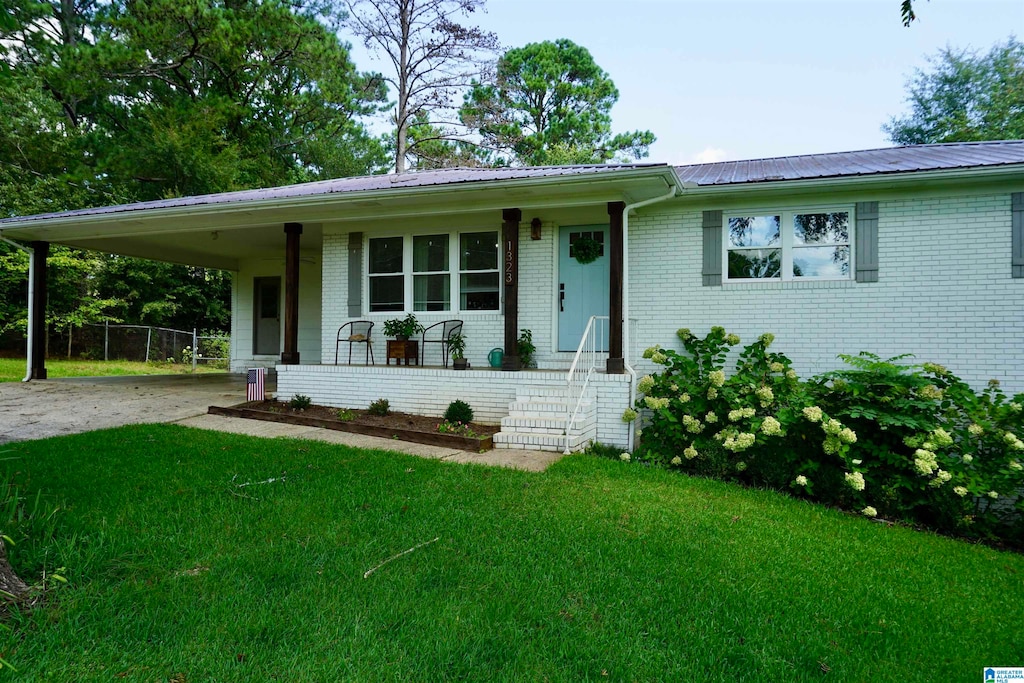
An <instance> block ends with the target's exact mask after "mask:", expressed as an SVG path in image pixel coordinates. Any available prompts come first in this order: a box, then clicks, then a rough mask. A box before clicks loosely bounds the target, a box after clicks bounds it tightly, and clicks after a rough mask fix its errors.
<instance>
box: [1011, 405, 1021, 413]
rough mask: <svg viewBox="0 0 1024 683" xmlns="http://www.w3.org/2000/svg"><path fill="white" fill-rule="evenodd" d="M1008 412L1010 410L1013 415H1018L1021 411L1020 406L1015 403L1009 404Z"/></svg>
mask: <svg viewBox="0 0 1024 683" xmlns="http://www.w3.org/2000/svg"><path fill="white" fill-rule="evenodd" d="M1010 410H1012V411H1013V412H1015V413H1019V412H1020V411H1021V405H1020V404H1019V403H1017V402H1011V403H1010Z"/></svg>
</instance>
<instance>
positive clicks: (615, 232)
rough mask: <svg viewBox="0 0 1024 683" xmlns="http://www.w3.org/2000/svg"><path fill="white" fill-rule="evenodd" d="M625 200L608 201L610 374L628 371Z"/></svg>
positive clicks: (608, 368) (608, 367) (608, 370)
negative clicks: (625, 347)
mask: <svg viewBox="0 0 1024 683" xmlns="http://www.w3.org/2000/svg"><path fill="white" fill-rule="evenodd" d="M625 208H626V203H625V202H608V233H609V234H608V241H609V242H610V243H611V259H610V261H609V269H610V271H611V272H610V273H609V278H608V283H609V285H608V290H609V291H608V366H607V372H608V374H609V375H621V374H622V373H624V372H625V371H626V363H625V361H624V360H623V359H622V264H623V257H624V254H623V253H622V212H623V210H624V209H625Z"/></svg>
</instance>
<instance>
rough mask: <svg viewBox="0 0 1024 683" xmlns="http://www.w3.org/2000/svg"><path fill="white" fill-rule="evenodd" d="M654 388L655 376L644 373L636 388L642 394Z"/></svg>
mask: <svg viewBox="0 0 1024 683" xmlns="http://www.w3.org/2000/svg"><path fill="white" fill-rule="evenodd" d="M653 388H654V378H653V377H651V376H650V375H644V376H643V377H641V378H640V381H639V382H637V383H636V390H637V391H639V392H640V393H641V394H646V393H647V392H648V391H650V390H651V389H653Z"/></svg>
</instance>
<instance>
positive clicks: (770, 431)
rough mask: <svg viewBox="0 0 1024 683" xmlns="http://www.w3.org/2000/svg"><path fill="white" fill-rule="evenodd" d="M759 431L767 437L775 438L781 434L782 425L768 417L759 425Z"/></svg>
mask: <svg viewBox="0 0 1024 683" xmlns="http://www.w3.org/2000/svg"><path fill="white" fill-rule="evenodd" d="M761 431H762V432H764V433H765V434H767V435H768V436H776V435H778V434H781V433H782V423H780V422H779V421H778V420H776V419H775V418H774V417H772V416H771V415H769V416H768V417H766V418H765V419H764V422H762V423H761Z"/></svg>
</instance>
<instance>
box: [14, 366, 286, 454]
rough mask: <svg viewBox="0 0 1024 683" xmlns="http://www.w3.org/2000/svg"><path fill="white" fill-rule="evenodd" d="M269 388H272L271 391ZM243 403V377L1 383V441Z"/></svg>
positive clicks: (160, 419)
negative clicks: (212, 406)
mask: <svg viewBox="0 0 1024 683" xmlns="http://www.w3.org/2000/svg"><path fill="white" fill-rule="evenodd" d="M270 388H271V387H268V389H270ZM243 401H245V376H244V375H229V374H215V375H213V374H211V375H196V376H192V375H150V376H136V377H88V378H81V379H55V380H41V381H40V380H34V381H32V382H4V383H2V384H0V443H5V442H8V441H23V440H27V439H42V438H46V437H49V436H59V435H62V434H75V433H77V432H87V431H91V430H94V429H105V428H108V427H119V426H121V425H126V424H136V423H142V422H171V421H174V420H181V419H184V418H187V417H192V416H195V415H202V414H205V413H206V410H207V408H209V407H210V406H211V405H218V406H229V405H234V404H237V403H241V402H243Z"/></svg>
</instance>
